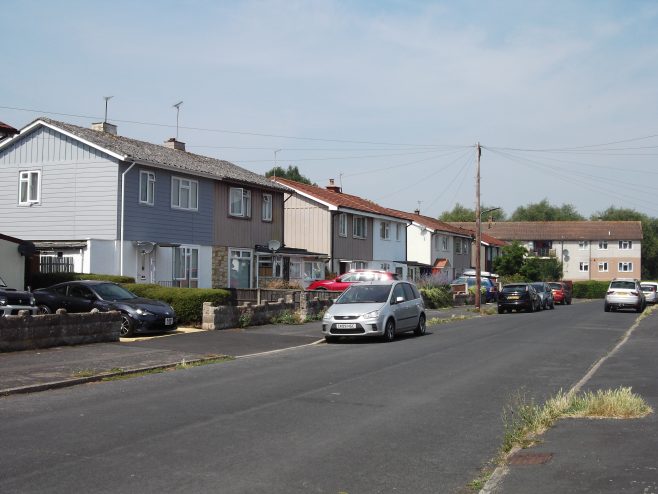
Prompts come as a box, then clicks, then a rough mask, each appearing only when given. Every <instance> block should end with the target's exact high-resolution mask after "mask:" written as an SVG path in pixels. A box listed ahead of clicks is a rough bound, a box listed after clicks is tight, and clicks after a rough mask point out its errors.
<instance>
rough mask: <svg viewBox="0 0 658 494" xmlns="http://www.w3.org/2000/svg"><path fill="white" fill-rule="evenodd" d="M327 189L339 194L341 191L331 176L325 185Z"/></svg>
mask: <svg viewBox="0 0 658 494" xmlns="http://www.w3.org/2000/svg"><path fill="white" fill-rule="evenodd" d="M327 190H330V191H332V192H338V193H339V194H340V193H341V192H342V190H341V188H340V187H338V185H336V184H335V183H334V179H333V178H330V179H329V185H327Z"/></svg>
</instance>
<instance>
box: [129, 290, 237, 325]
mask: <svg viewBox="0 0 658 494" xmlns="http://www.w3.org/2000/svg"><path fill="white" fill-rule="evenodd" d="M123 286H124V287H125V288H127V289H128V290H130V291H131V292H133V293H134V294H135V295H139V296H140V297H145V298H153V299H156V300H162V301H163V302H167V303H168V304H169V305H171V306H172V307H173V308H174V310H175V311H176V316H177V317H178V324H179V325H181V326H198V325H200V324H201V319H202V316H203V303H204V302H212V304H213V305H230V301H231V292H230V291H229V290H223V289H214V288H169V287H163V286H160V285H145V284H141V283H140V284H137V283H124V284H123Z"/></svg>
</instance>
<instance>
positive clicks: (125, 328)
mask: <svg viewBox="0 0 658 494" xmlns="http://www.w3.org/2000/svg"><path fill="white" fill-rule="evenodd" d="M119 334H120V336H122V337H124V338H128V337H130V336H133V335H134V334H135V324H134V323H133V320H132V319H131V318H130V317H129V316H127V315H125V314H123V315H122V316H121V331H120V333H119Z"/></svg>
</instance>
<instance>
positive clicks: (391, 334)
mask: <svg viewBox="0 0 658 494" xmlns="http://www.w3.org/2000/svg"><path fill="white" fill-rule="evenodd" d="M394 339H395V322H393V319H389V320H388V321H386V326H385V327H384V341H393V340H394Z"/></svg>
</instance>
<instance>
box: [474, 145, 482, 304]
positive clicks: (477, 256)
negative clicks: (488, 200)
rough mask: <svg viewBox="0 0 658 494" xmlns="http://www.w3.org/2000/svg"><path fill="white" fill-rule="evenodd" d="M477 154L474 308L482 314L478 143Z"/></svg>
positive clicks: (477, 146) (478, 146) (479, 152)
mask: <svg viewBox="0 0 658 494" xmlns="http://www.w3.org/2000/svg"><path fill="white" fill-rule="evenodd" d="M476 150H477V151H476V152H477V172H476V174H475V308H476V309H477V310H478V312H482V307H481V302H482V301H481V300H480V299H481V289H482V273H481V266H480V249H481V247H480V246H481V245H482V239H481V237H482V219H481V218H480V156H482V147H481V146H480V143H479V142H478V143H477V145H476Z"/></svg>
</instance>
